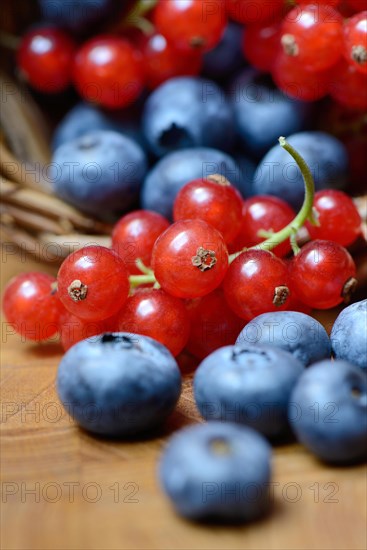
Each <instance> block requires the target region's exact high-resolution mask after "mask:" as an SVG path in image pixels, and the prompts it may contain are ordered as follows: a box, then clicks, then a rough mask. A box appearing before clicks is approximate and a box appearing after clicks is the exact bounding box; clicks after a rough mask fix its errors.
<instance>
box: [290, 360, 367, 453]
mask: <svg viewBox="0 0 367 550" xmlns="http://www.w3.org/2000/svg"><path fill="white" fill-rule="evenodd" d="M289 422H290V424H291V426H292V429H293V431H294V432H295V434H296V436H297V438H298V440H299V441H300V442H301V443H302V444H303V445H304V446H305V447H307V449H309V450H310V451H311V452H312V453H314V454H315V455H316V456H317V457H319V458H320V459H322V460H324V461H326V462H334V463H351V462H355V461H359V460H363V459H364V458H366V457H367V376H366V373H365V372H363V371H362V370H361V369H360V368H358V367H356V366H354V365H352V364H351V363H348V362H347V361H343V360H337V361H331V360H326V361H320V362H319V363H315V364H314V365H312V366H311V367H310V368H309V369H307V370H306V371H305V372H304V373H303V374H302V376H301V377H300V378H299V380H298V383H297V385H296V387H295V388H294V390H293V392H292V396H291V400H290V405H289Z"/></svg>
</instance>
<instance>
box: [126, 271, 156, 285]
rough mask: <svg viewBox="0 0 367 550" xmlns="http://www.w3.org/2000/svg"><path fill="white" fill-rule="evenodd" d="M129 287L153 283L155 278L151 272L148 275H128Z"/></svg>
mask: <svg viewBox="0 0 367 550" xmlns="http://www.w3.org/2000/svg"><path fill="white" fill-rule="evenodd" d="M129 282H130V287H131V288H135V287H136V286H140V285H146V284H149V283H151V284H155V283H156V282H157V279H156V278H155V277H154V273H153V272H152V273H151V274H149V275H130V277H129Z"/></svg>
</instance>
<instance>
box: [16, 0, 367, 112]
mask: <svg viewBox="0 0 367 550" xmlns="http://www.w3.org/2000/svg"><path fill="white" fill-rule="evenodd" d="M290 4H292V5H293V2H291V3H288V2H286V1H285V0H271V1H266V0H251V2H250V1H248V0H226V1H222V0H184V1H183V0H159V1H158V2H157V3H156V5H155V7H154V9H153V11H152V12H151V13H149V14H148V17H149V18H150V19H144V21H145V23H146V25H144V28H143V30H144V32H142V30H139V29H137V28H135V29H134V30H133V31H131V30H130V31H127V30H126V28H124V27H123V26H122V30H119V29H118V31H117V32H115V33H114V34H101V35H99V36H95V37H93V38H90V39H88V40H87V41H86V42H84V43H82V44H78V45H77V44H76V43H74V39H72V38H71V37H70V36H68V35H67V34H66V33H65V31H63V30H60V29H58V28H56V27H41V28H38V29H35V30H31V31H30V32H28V33H27V34H26V35H25V36H24V37H23V40H22V43H21V45H20V48H19V52H18V65H19V67H20V69H21V72H22V73H23V75H24V76H25V78H26V79H27V80H28V81H29V83H30V84H31V85H32V86H34V87H35V88H37V89H38V90H40V91H43V92H48V93H49V92H60V91H62V90H64V89H65V88H66V87H67V86H68V85H69V84H70V83H71V82H73V83H74V85H75V86H76V88H77V90H78V91H79V93H80V95H81V96H82V97H83V98H84V99H87V100H89V101H94V102H96V103H99V104H101V105H102V106H104V107H107V108H111V109H115V108H120V107H124V106H126V105H128V104H130V103H131V102H133V101H134V100H136V99H137V98H138V96H139V95H140V93H141V91H142V89H143V87H144V86H147V87H149V88H155V87H156V86H158V85H159V84H161V83H162V82H164V81H165V80H167V79H169V78H172V77H175V76H180V75H192V76H194V75H197V74H199V72H200V70H201V67H202V58H203V54H204V53H205V52H207V51H208V50H210V49H213V48H214V47H215V46H216V45H217V44H218V43H219V41H220V39H221V37H222V35H223V32H224V30H225V27H226V23H227V20H228V18H230V19H233V20H235V21H237V22H239V23H241V24H243V25H244V27H245V29H244V30H245V32H244V38H243V53H244V57H245V59H247V60H248V61H249V62H250V63H251V64H252V65H254V66H255V67H257V68H259V69H260V70H262V71H266V72H270V73H271V74H272V76H273V79H274V81H275V83H276V84H277V85H278V86H279V88H280V89H282V90H284V91H285V92H286V93H287V94H288V95H290V96H292V97H297V98H298V99H302V100H306V101H312V100H316V99H319V98H321V97H323V96H325V95H327V94H329V93H330V94H331V96H332V97H333V98H334V99H335V100H336V101H338V102H339V103H341V104H342V105H345V106H347V107H352V108H355V109H365V108H367V95H366V94H365V93H363V90H365V89H366V87H367V12H366V11H361V10H362V7H363V6H362V4H363V2H360V1H359V0H343V2H341V0H323V1H320V2H314V3H310V4H309V3H308V2H306V1H304V0H299V1H297V3H296V4H297V5H295V6H294V7H293V8H290V7H289V6H290ZM139 22H140V23H141V19H137V20H136V21H134V18H133V17H132V18H130V23H131V24H132V25H133V26H134V25H135V27H139V26H140V27H141V25H140V24H139Z"/></svg>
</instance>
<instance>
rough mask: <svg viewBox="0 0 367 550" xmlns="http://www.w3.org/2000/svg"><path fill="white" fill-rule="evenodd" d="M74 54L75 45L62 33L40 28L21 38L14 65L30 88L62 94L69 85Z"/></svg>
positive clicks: (52, 29) (57, 30) (49, 28)
mask: <svg viewBox="0 0 367 550" xmlns="http://www.w3.org/2000/svg"><path fill="white" fill-rule="evenodd" d="M74 51H75V44H74V42H73V40H72V39H71V38H70V37H69V36H68V35H67V34H66V33H65V32H64V31H62V30H60V29H58V28H56V27H43V28H40V29H35V30H31V31H29V32H27V33H26V34H25V35H24V36H23V38H22V41H21V44H20V47H19V50H18V54H17V63H18V66H19V68H20V70H21V72H22V74H23V75H24V77H25V78H26V80H27V81H28V82H29V84H30V85H31V86H32V87H33V88H36V89H37V90H39V91H40V92H46V93H57V92H62V91H63V90H65V89H66V88H67V87H68V86H69V84H70V82H71V72H72V66H73V61H74Z"/></svg>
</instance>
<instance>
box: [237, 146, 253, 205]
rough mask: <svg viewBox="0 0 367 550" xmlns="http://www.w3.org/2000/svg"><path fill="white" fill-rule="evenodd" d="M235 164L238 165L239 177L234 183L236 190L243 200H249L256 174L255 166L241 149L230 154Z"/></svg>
mask: <svg viewBox="0 0 367 550" xmlns="http://www.w3.org/2000/svg"><path fill="white" fill-rule="evenodd" d="M232 156H233V158H234V160H235V162H236V163H237V164H238V167H239V173H240V177H239V178H238V181H237V182H236V187H237V189H238V190H239V191H240V192H241V195H242V196H243V197H244V198H246V199H247V198H249V197H252V196H253V195H254V190H253V182H254V175H255V172H256V164H255V163H254V162H253V161H252V160H251V159H249V158H248V157H247V156H246V155H245V154H244V153H243V151H241V149H237V150H235V151H234V152H233V153H232Z"/></svg>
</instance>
